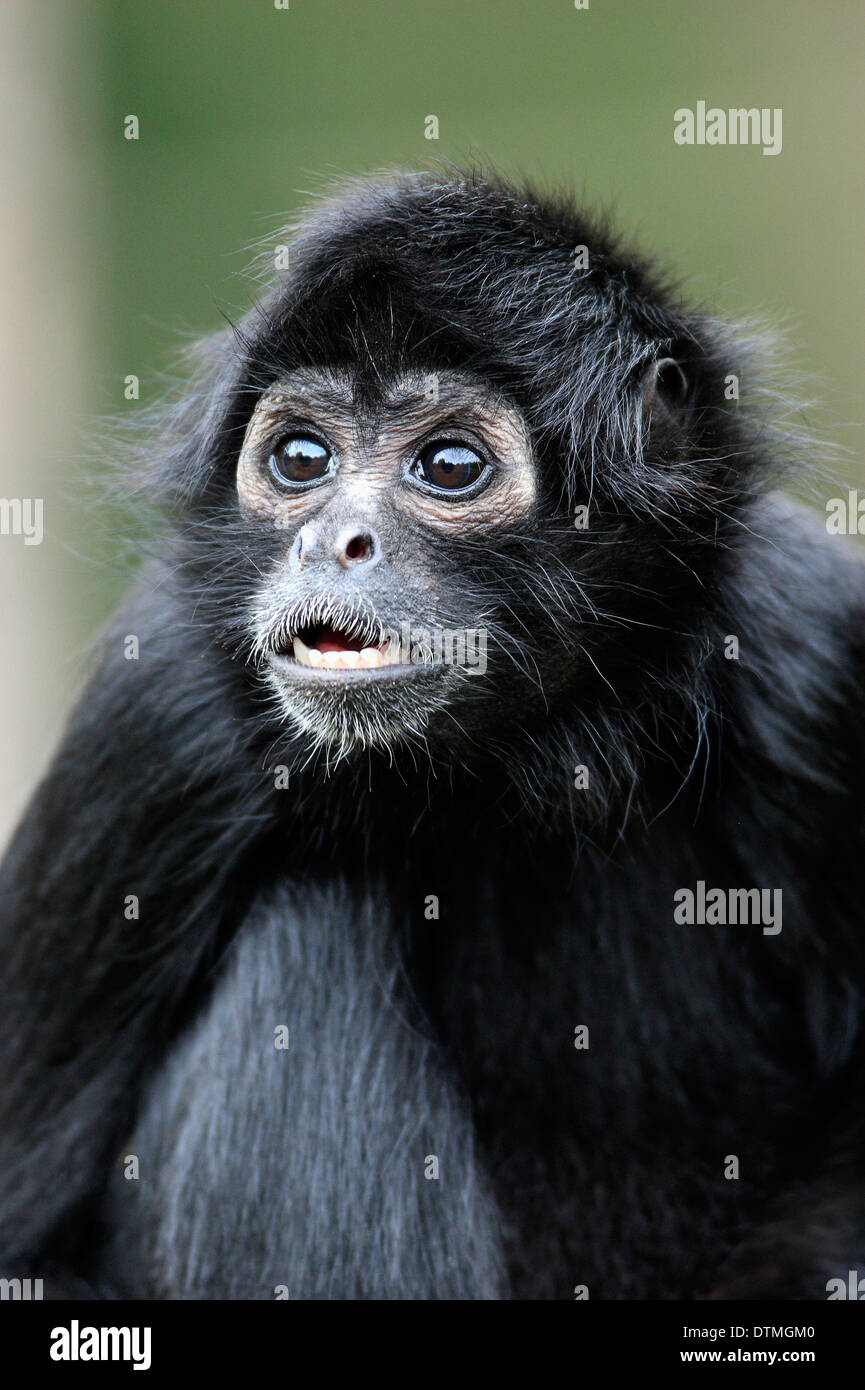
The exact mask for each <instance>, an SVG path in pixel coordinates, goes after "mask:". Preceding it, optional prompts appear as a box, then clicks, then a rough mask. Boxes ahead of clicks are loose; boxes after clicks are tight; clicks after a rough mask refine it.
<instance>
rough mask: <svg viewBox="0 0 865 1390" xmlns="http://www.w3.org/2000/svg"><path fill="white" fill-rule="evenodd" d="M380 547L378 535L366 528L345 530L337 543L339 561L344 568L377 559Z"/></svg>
mask: <svg viewBox="0 0 865 1390" xmlns="http://www.w3.org/2000/svg"><path fill="white" fill-rule="evenodd" d="M380 549H381V547H380V543H379V539H378V536H377V535H376V534H375V532H374V531H371V530H368V529H366V528H363V529H355V528H352V529H351V530H349V531H345V532H343V534H342V535H341V536H340V537H339V539H338V540H337V544H336V550H337V555H338V557H339V563H340V564H341V565H342V566H343V568H344V569H350V568H351V566H352V565H363V564H369V563H370V562H371V561H373V560H377V559H378V556H379V551H380Z"/></svg>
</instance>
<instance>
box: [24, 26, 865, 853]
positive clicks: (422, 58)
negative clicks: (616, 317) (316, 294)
mask: <svg viewBox="0 0 865 1390" xmlns="http://www.w3.org/2000/svg"><path fill="white" fill-rule="evenodd" d="M2 24H3V28H4V43H3V46H2V53H3V56H2V58H0V74H2V78H3V84H2V85H3V89H4V95H3V97H2V103H3V105H2V120H3V142H2V144H3V148H2V155H0V158H2V168H3V173H4V183H5V186H6V187H7V188H8V190H9V194H8V197H7V200H6V201H7V206H6V218H5V220H4V224H3V228H4V230H2V233H0V255H2V257H3V261H4V269H5V271H6V275H5V277H4V280H5V284H6V295H5V299H6V310H7V312H6V314H5V315H4V320H5V321H4V323H3V325H2V327H0V339H2V351H3V361H4V371H3V373H2V378H3V381H2V390H3V391H4V392H5V393H6V396H7V400H6V406H7V410H6V419H7V421H9V425H8V428H7V450H6V451H5V453H6V456H5V458H4V459H3V461H2V464H0V469H2V472H0V495H3V496H43V497H44V499H45V517H46V532H47V534H46V540H45V543H44V544H43V545H42V546H39V547H30V548H24V547H23V546H22V545H21V543H20V540H17V539H13V538H3V539H2V540H0V582H2V585H3V604H2V617H0V657H2V661H3V681H2V686H3V691H2V703H0V716H2V718H0V726H2V728H3V731H4V756H3V759H2V766H0V837H2V835H3V833H4V832H5V831H7V830H8V828H9V825H10V824H11V822H12V820H13V819H14V818H15V816H16V815H17V813H18V810H19V808H20V805H21V803H22V799H23V797H24V795H25V793H26V791H27V789H28V787H29V786H30V785H31V784H32V782H33V781H34V779H35V777H36V776H37V775H38V773H39V770H40V768H41V766H42V765H43V764H44V762H45V760H46V758H47V757H48V754H49V751H50V747H51V743H52V740H53V738H54V737H56V732H57V729H58V727H59V722H60V719H61V716H62V712H63V710H64V708H65V707H66V706H67V704H68V701H69V699H70V693H71V690H72V689H73V687H74V685H75V683H76V681H77V680H78V678H79V675H80V672H81V670H82V668H83V665H84V653H85V651H86V647H87V643H88V640H89V638H90V637H91V635H92V633H93V631H94V630H95V629H96V627H97V626H98V624H99V623H100V622H101V621H102V620H103V619H104V617H105V615H106V613H107V612H108V611H109V609H110V608H111V606H112V605H113V604H114V603H115V602H116V599H117V596H118V593H119V592H120V590H121V588H122V584H123V577H122V574H121V573H120V571H119V570H118V569H117V568H116V567H114V566H113V565H112V563H110V547H106V531H110V530H111V529H112V527H113V525H114V521H113V517H112V514H111V513H109V512H105V511H103V510H102V509H101V508H100V507H99V506H98V505H95V504H94V502H93V499H92V494H86V495H85V493H84V492H82V490H81V483H82V480H83V476H84V474H86V473H87V472H88V471H89V470H90V469H91V467H92V464H91V463H90V462H89V441H90V439H91V437H92V436H93V435H94V434H95V433H98V432H99V426H98V425H97V424H96V423H95V422H96V421H97V420H98V418H99V417H101V416H103V415H104V414H106V413H107V414H122V413H123V412H125V411H132V410H135V409H136V406H135V405H134V404H132V403H126V402H125V401H124V398H123V379H124V377H125V376H126V375H127V374H128V373H135V374H136V375H138V376H139V378H140V380H141V404H142V405H147V404H150V403H152V401H153V399H154V398H155V397H156V396H158V394H159V392H160V391H161V390H162V387H163V373H164V371H165V369H166V367H167V366H168V365H169V364H170V363H171V361H172V359H173V358H174V357H175V355H176V353H177V350H178V348H179V346H181V345H182V343H183V342H184V341H186V340H187V339H188V337H189V335H190V334H196V333H200V332H203V331H207V330H210V329H212V328H215V327H218V326H219V325H220V324H221V322H222V313H223V312H226V313H228V314H230V315H233V314H234V313H236V312H237V311H238V310H242V309H243V308H245V307H246V306H247V305H248V303H249V300H250V296H251V294H252V292H253V286H252V285H251V282H250V281H249V280H248V279H247V278H246V276H245V273H244V272H245V270H246V267H247V266H248V264H249V261H250V259H251V252H252V247H253V245H254V243H255V242H256V241H258V240H259V239H260V238H261V237H263V236H265V235H266V234H268V233H270V232H272V231H273V230H274V229H275V228H276V227H277V225H278V224H279V221H280V219H281V217H283V216H284V215H285V214H286V213H291V212H292V211H294V210H295V209H297V208H298V207H299V206H300V205H302V204H303V203H304V201H306V200H307V199H308V198H309V197H310V196H311V195H314V194H315V193H317V192H320V191H321V190H322V188H323V187H325V186H326V183H327V180H328V179H329V178H333V177H340V176H343V175H346V174H355V173H363V172H373V171H375V170H378V169H382V168H387V167H391V166H395V165H397V166H402V167H412V166H416V165H418V164H421V163H423V162H424V161H426V160H429V159H430V158H448V159H450V158H452V159H457V160H460V159H465V158H471V157H472V156H480V157H483V158H489V159H492V160H493V161H494V162H496V163H498V164H499V165H500V166H501V167H502V168H503V169H505V170H506V171H508V172H513V173H517V174H519V173H520V172H521V171H524V172H526V173H529V174H531V175H532V176H533V177H538V176H539V177H540V178H541V179H543V180H545V181H547V182H549V183H555V182H560V181H564V182H566V183H568V184H570V185H571V186H573V187H574V188H576V189H577V190H581V191H582V192H583V194H584V196H585V198H586V200H587V201H588V202H590V203H595V204H601V205H602V206H604V207H608V208H611V209H612V210H613V211H614V213H615V216H616V219H617V221H618V222H619V223H620V224H621V226H622V227H623V228H624V229H626V231H627V232H628V233H629V234H631V235H633V236H634V237H636V239H637V240H638V241H639V242H641V243H642V244H643V245H644V246H645V247H646V248H648V249H649V250H651V251H654V252H657V253H658V254H659V255H660V256H661V257H662V258H663V259H664V260H665V261H666V262H667V263H668V264H669V265H670V266H671V267H672V269H673V270H674V271H675V272H676V273H677V274H678V275H679V277H680V278H681V280H682V281H683V282H684V284H685V285H686V287H687V290H688V292H689V294H690V295H691V297H692V299H693V300H694V301H695V302H696V303H698V304H707V305H713V306H715V307H717V308H719V309H721V310H722V311H726V312H731V313H733V314H741V313H742V312H748V313H752V312H756V313H757V314H758V315H760V316H761V317H762V318H764V319H768V320H769V321H770V322H774V323H778V324H780V325H781V326H782V327H783V329H784V332H785V334H786V337H787V344H788V354H787V355H788V358H789V361H790V363H791V365H792V367H793V368H794V369H795V370H796V371H797V372H801V373H802V374H803V375H804V376H805V377H807V378H808V384H807V388H806V389H807V392H808V395H809V398H810V404H809V405H808V407H807V410H806V411H805V412H804V416H803V418H804V419H805V420H806V422H807V423H808V424H809V425H810V426H811V427H812V428H813V429H815V430H816V431H817V432H818V433H819V434H820V435H821V436H822V437H823V438H825V439H827V440H828V441H829V442H830V443H831V444H832V445H834V446H839V447H840V449H841V450H842V451H843V452H842V453H841V454H840V456H839V458H838V460H837V461H836V462H835V463H834V464H833V467H834V468H835V470H836V472H838V473H839V474H840V477H841V479H842V480H843V482H844V484H845V485H846V483H847V482H848V481H849V482H851V483H855V482H857V481H858V482H859V483H863V482H865V472H863V466H862V459H863V442H865V441H863V421H865V405H863V402H865V373H863V310H865V265H863V241H862V221H863V219H862V212H863V180H865V159H863V154H865V133H863V131H865V122H863V104H865V103H863V95H862V86H863V71H865V66H863V57H865V8H863V6H862V5H861V4H857V3H854V0H834V3H832V0H829V3H826V0H823V3H820V4H815V3H813V0H810V2H809V3H805V0H784V3H781V0H750V3H749V0H728V2H727V3H706V2H704V3H700V2H699V0H698V2H697V3H695V0H690V3H689V2H688V0H663V3H656V4H647V3H641V2H640V0H620V2H619V3H614V0H590V4H589V8H588V9H587V10H577V9H576V8H575V6H574V3H573V0H476V3H474V4H469V3H465V0H420V2H419V3H415V2H413V0H367V3H360V2H359V0H290V4H289V7H288V8H287V9H277V8H276V6H275V5H274V3H273V0H148V3H142V0H102V2H101V3H95V0H94V2H93V3H87V0H42V2H41V3H40V4H38V5H32V4H30V3H26V0H7V4H6V5H5V6H4V10H3V15H2ZM698 100H705V101H706V102H707V103H708V104H709V105H716V106H721V107H725V108H726V107H730V106H746V107H751V106H757V107H772V108H774V107H781V108H783V151H782V153H781V154H780V155H779V156H777V157H774V158H773V157H767V156H764V155H762V153H761V151H760V149H759V148H751V147H745V148H741V147H703V148H699V147H694V148H682V147H680V146H677V145H675V144H674V142H673V136H672V131H673V112H674V111H675V110H676V108H678V107H681V106H689V107H694V106H695V104H696V102H697V101H698ZM130 113H132V114H135V115H137V116H138V118H139V121H140V138H139V139H138V140H137V141H128V140H126V139H124V136H123V122H124V117H125V116H127V115H128V114H130ZM430 114H435V115H437V116H438V118H439V124H440V138H439V140H438V141H437V142H431V141H428V140H426V139H425V138H424V121H425V118H426V117H427V116H428V115H430ZM805 462H806V464H808V465H809V466H811V465H812V464H813V463H814V462H815V461H814V460H810V459H809V460H806V461H805ZM825 492H826V488H825V483H823V482H821V484H820V487H819V488H818V489H817V496H818V500H819V497H820V496H822V495H825Z"/></svg>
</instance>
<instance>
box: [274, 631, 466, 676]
mask: <svg viewBox="0 0 865 1390" xmlns="http://www.w3.org/2000/svg"><path fill="white" fill-rule="evenodd" d="M270 662H271V665H272V666H273V668H274V669H275V670H277V671H279V672H280V673H281V674H282V675H285V676H289V677H291V678H293V679H302V680H303V681H304V682H310V681H311V682H314V683H316V684H318V683H319V681H322V682H327V683H328V684H331V683H332V682H333V681H334V679H336V680H339V681H340V683H342V682H343V681H348V682H350V683H352V684H354V683H356V682H358V681H360V682H364V681H367V680H370V679H378V680H386V679H394V678H398V679H406V678H410V677H412V676H415V675H429V674H430V672H431V671H433V670H438V669H440V668H441V664H440V663H431V662H417V661H411V660H410V659H409V655H408V653H407V652H405V651H404V650H403V648H402V647H401V646H400V644H399V642H398V641H394V640H390V641H388V640H386V641H383V642H374V641H373V640H372V638H371V635H370V634H369V633H367V634H365V635H363V636H358V635H357V634H353V633H348V632H342V631H340V630H338V629H336V628H333V627H328V626H317V627H314V628H306V629H304V630H303V631H302V632H299V633H295V634H293V636H292V637H291V638H290V649H288V648H286V649H283V650H281V651H276V652H273V653H271V657H270Z"/></svg>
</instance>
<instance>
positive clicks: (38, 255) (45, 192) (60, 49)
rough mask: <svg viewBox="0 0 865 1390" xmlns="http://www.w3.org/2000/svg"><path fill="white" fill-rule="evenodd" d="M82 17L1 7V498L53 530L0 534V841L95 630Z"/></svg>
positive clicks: (59, 10) (47, 746)
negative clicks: (26, 502)
mask: <svg viewBox="0 0 865 1390" xmlns="http://www.w3.org/2000/svg"><path fill="white" fill-rule="evenodd" d="M76 13H77V7H76V6H74V5H73V6H64V5H55V6H51V7H50V12H49V11H47V10H46V9H44V8H43V7H42V6H39V5H33V4H32V3H29V0H5V3H4V5H3V9H2V30H3V35H2V43H0V112H2V116H0V120H2V136H0V175H2V187H3V200H2V212H0V280H2V285H3V313H2V315H0V405H2V419H3V445H2V450H0V497H3V498H16V497H19V498H27V497H30V498H40V497H41V498H43V500H44V527H45V538H44V540H43V543H42V544H41V545H30V546H25V544H24V540H23V537H21V536H11V535H0V652H2V667H0V730H2V737H0V846H2V845H4V844H5V842H6V840H7V838H8V836H9V834H10V833H11V831H12V829H13V828H14V825H15V822H16V821H17V819H18V818H19V816H20V814H21V811H22V809H23V807H24V804H25V802H26V799H27V796H28V794H29V792H30V790H31V788H32V786H33V784H34V782H35V781H36V780H37V778H38V777H39V775H40V774H41V772H42V771H43V769H44V766H45V763H46V761H47V758H48V757H49V755H50V752H51V749H52V746H53V744H54V741H55V739H56V736H57V732H58V729H59V726H60V722H61V719H62V714H63V710H64V708H65V707H66V706H67V705H68V702H69V698H70V694H71V690H72V687H73V684H74V682H75V680H76V670H75V665H76V663H75V662H74V661H73V660H71V659H70V652H71V651H75V650H79V649H80V646H81V640H82V634H83V632H84V631H85V630H86V625H80V624H79V622H78V620H77V617H76V606H77V605H76V603H75V585H74V583H73V586H72V588H70V575H69V570H70V563H69V556H68V553H67V552H66V551H64V550H63V549H62V548H61V544H60V541H61V537H62V533H63V518H64V515H68V502H67V498H68V496H69V492H70V491H71V488H69V487H68V486H67V484H68V483H69V480H70V478H71V476H72V475H73V474H74V472H75V459H74V451H75V450H76V448H77V445H78V441H79V439H80V428H81V416H82V397H83V395H84V392H85V390H86V385H87V383H86V380H85V378H84V371H85V364H86V362H87V360H88V358H89V356H90V354H89V352H88V346H89V344H88V343H87V342H86V337H87V335H86V333H85V324H86V302H85V301H86V286H85V284H84V283H83V281H84V280H85V279H86V276H85V275H84V274H83V273H82V265H83V263H84V260H85V258H86V251H85V242H86V238H85V235H84V217H85V209H87V208H88V207H89V206H90V205H91V204H92V192H91V191H90V190H88V187H87V179H86V177H85V173H84V170H83V167H82V165H83V160H82V158H81V155H80V141H81V137H82V126H83V125H85V124H86V123H85V122H84V121H82V114H83V113H82V106H81V103H80V101H79V100H78V99H76V100H75V102H74V103H73V102H72V101H71V100H69V97H68V93H64V90H63V82H64V81H67V80H69V79H68V76H64V75H63V74H64V73H66V74H68V71H69V68H68V67H67V64H69V63H70V60H71V54H70V48H72V49H74V50H75V54H74V56H75V58H79V57H80V56H81V49H82V48H83V45H81V44H80V39H79V40H76V38H75V36H74V35H72V36H70V30H71V29H72V26H73V25H74V23H75V19H76ZM78 17H79V19H80V15H79V16H78ZM85 56H86V55H85ZM74 80H75V83H76V89H80V90H81V91H87V89H88V85H89V86H91V87H92V83H90V84H88V74H87V72H86V71H82V69H81V66H80V63H79V64H76V66H75V74H74ZM84 109H85V110H86V101H85V103H84ZM70 454H72V457H70ZM79 582H80V581H79ZM70 638H71V639H72V640H71V642H70Z"/></svg>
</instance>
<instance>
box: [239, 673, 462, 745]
mask: <svg viewBox="0 0 865 1390" xmlns="http://www.w3.org/2000/svg"><path fill="white" fill-rule="evenodd" d="M263 674H264V678H265V681H266V683H267V685H268V687H269V689H270V691H271V693H272V695H273V696H274V698H275V700H276V703H277V707H278V710H279V713H280V715H281V716H282V718H283V719H284V720H285V721H286V722H287V723H288V724H289V725H290V726H291V728H292V729H293V731H294V732H295V733H296V734H297V735H298V736H299V737H300V738H301V739H302V740H303V741H304V742H305V743H306V744H307V745H308V746H309V749H310V754H311V756H314V755H321V756H322V757H323V759H324V762H325V767H326V768H328V767H330V766H331V765H332V764H335V763H337V762H340V761H342V760H344V759H346V758H348V757H350V756H351V755H352V754H357V753H359V752H363V751H367V750H369V751H376V752H379V753H384V754H386V755H388V756H389V757H392V756H393V753H394V751H395V750H396V749H397V748H399V747H400V746H403V747H409V748H413V749H416V750H418V751H422V752H428V749H429V724H430V720H431V718H432V717H433V716H434V715H435V714H437V713H439V712H440V711H442V710H444V709H445V707H446V706H447V705H449V704H450V703H451V700H452V699H453V696H454V694H455V692H456V690H457V689H458V688H459V687H460V686H461V685H462V683H463V678H464V677H463V674H462V673H461V672H460V671H459V670H458V669H456V668H454V667H453V666H448V665H445V664H443V663H439V662H436V663H420V664H417V665H400V666H396V667H380V668H378V669H375V670H343V671H320V670H310V669H306V668H303V667H300V666H298V664H297V663H296V662H294V661H292V660H291V659H290V658H286V657H281V656H277V655H274V656H273V657H272V658H271V659H270V660H269V661H268V663H267V666H266V668H265V671H264V673H263Z"/></svg>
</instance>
